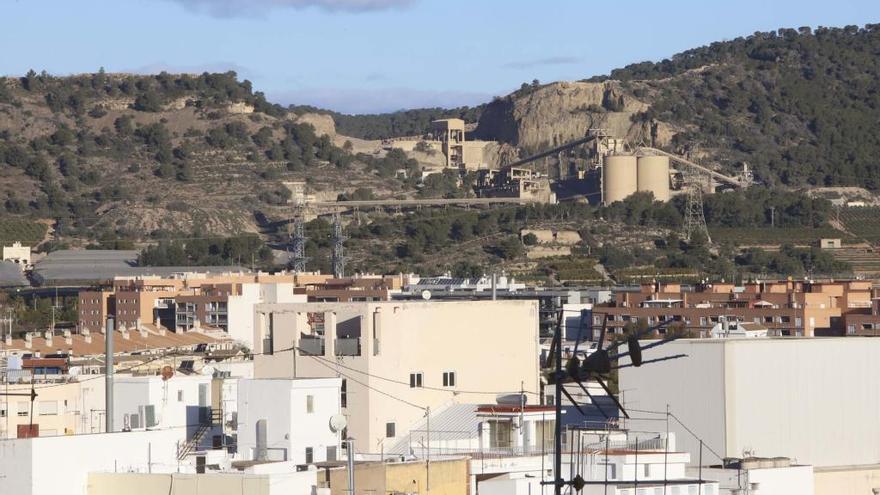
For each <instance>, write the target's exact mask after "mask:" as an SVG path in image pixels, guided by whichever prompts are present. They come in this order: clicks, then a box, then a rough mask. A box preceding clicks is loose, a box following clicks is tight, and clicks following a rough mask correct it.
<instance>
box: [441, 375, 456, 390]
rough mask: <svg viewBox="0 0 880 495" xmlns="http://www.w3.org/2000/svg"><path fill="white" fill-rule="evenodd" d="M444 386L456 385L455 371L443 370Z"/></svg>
mask: <svg viewBox="0 0 880 495" xmlns="http://www.w3.org/2000/svg"><path fill="white" fill-rule="evenodd" d="M443 386H444V387H454V386H455V372H454V371H444V372H443Z"/></svg>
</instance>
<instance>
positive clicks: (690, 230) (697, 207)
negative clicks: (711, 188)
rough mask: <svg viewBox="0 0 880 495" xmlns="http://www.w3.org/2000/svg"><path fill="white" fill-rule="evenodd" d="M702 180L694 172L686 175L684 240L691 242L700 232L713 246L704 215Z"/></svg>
mask: <svg viewBox="0 0 880 495" xmlns="http://www.w3.org/2000/svg"><path fill="white" fill-rule="evenodd" d="M700 178H701V177H700V174H699V173H697V172H693V171H688V172H686V175H685V181H684V182H685V187H686V188H687V204H686V205H685V210H684V240H685V241H687V242H691V239H692V238H693V236H694V234H696V233H697V232H700V233H702V234H703V235H704V236H705V237H706V243H708V244H711V243H712V238H711V237H709V227H708V226H707V225H706V215H705V214H704V213H703V187H702V184H700Z"/></svg>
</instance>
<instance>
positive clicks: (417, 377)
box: [409, 373, 422, 388]
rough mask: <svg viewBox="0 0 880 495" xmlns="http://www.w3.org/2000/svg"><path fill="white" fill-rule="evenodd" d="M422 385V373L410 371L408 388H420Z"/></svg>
mask: <svg viewBox="0 0 880 495" xmlns="http://www.w3.org/2000/svg"><path fill="white" fill-rule="evenodd" d="M421 387H422V374H421V373H410V374H409V388H421Z"/></svg>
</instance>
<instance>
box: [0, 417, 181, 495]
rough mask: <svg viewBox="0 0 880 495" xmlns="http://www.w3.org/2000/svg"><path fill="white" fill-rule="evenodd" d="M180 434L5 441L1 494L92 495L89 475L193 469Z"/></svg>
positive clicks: (0, 452) (1, 444)
mask: <svg viewBox="0 0 880 495" xmlns="http://www.w3.org/2000/svg"><path fill="white" fill-rule="evenodd" d="M179 435H180V433H179V432H178V431H175V430H165V429H162V430H153V431H139V432H134V431H132V432H125V433H96V434H94V435H67V436H54V437H37V438H19V439H14V440H0V493H3V494H7V493H9V494H15V495H57V494H60V493H88V491H87V490H88V479H89V474H90V473H96V472H108V473H109V472H131V473H149V472H153V473H162V472H164V473H170V472H175V471H178V470H179V469H180V470H187V469H193V470H194V468H189V466H187V465H186V464H181V463H179V462H178V459H177V450H176V445H175V441H176V439H177V438H178V437H179ZM166 490H167V486H166ZM166 493H167V491H166Z"/></svg>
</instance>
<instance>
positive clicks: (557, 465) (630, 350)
mask: <svg viewBox="0 0 880 495" xmlns="http://www.w3.org/2000/svg"><path fill="white" fill-rule="evenodd" d="M563 313H564V310H561V309H560V310H559V312H558V317H557V322H556V331H555V334H554V336H553V341H552V342H551V343H550V352H549V362H548V366H547V367H548V368H551V369H552V371H550V372H547V374H546V376H547V382H548V383H552V384H554V385H555V397H554V406H555V407H556V425H555V426H556V431H555V435H554V437H555V438H554V440H555V445H554V449H553V450H554V452H553V476H554V479H553V481H543V482H542V484H545V485H548V484H550V485H553V486H554V493H555V495H561V494H562V487H563V486H570V487H571V488H573V489H574V490H576V491H578V492H579V491H581V490H582V489H583V488H584V486H586V485H588V484H594V483H604V482H589V481H586V480H584V478H583V477H581V475H580V474H577V475H575V476H574V477H572V479H569V480H566V479H563V478H562V396H563V395H564V396H565V397H566V398H567V399H568V400H569V401H570V402H571V404H572V405H573V406H574V407H575V408H576V409H577V410H578V412H580V413H581V414H582V415H585V412H584V409H583V408H582V407H581V404H579V403H578V401H577V399H575V398H574V397H573V396H572V395H571V393H569V392H568V390H566V389H565V384H566V383H576V384H577V385H578V386H579V387H580V388H581V390H583V392H584V394H586V396H587V397H589V399H590V400H591V401H592V403H593V404H594V405H595V406H596V408H597V409H598V411H599V412H600V413H601V414H602V415H603V416H605V419H610V417H609V415H608V414H607V413H606V412H605V411H604V410H603V409H602V406H601V404H600V403H599V402H598V401H597V400H596V399H595V397H594V396H593V395H592V394H591V393H590V391H589V390H588V389H587V387H586V386H584V382H587V381H590V380H594V381H596V383H598V384H599V386H601V387H602V389H603V390H605V393H606V394H608V397H609V398H610V399H611V400H612V401H613V402H614V404H615V405H616V406H617V409H618V410H620V412H621V413H623V415H624V417H626V418H629V413H627V411H626V409H625V408H624V407H623V404H621V403H620V401H619V400H617V397H615V396H614V394H613V393H612V391H611V388H610V387H609V386H608V383H607V381H608V377H609V375H610V374H611V372H612V371H614V370H618V369H621V368H628V367H631V366H632V367H641V366H643V365H645V364H649V363H657V362H660V361H668V360H671V359H678V358H682V357H686V356H687V355H686V354H675V355H672V356H665V357H662V358H656V359H648V360H645V359H643V358H642V352H643V351H645V350H646V349H650V348H652V347H657V346H660V345H663V344H666V343H668V342H671V341H673V340H675V337H672V338H666V339H663V340H659V341H657V342H653V343H651V344H647V345H644V346H643V345H641V343H640V342H639V339H640V338H642V337H645V336H646V335H648V334H650V333H652V332H654V331H656V330H659V329H661V328H664V327H666V326H667V325H668V324H669V323H671V322H672V320H664V321H662V322H660V323H658V324H657V325H654V326H652V327H648V328H646V329H644V330H640V331H636V332H632V333H630V334H629V335H628V336H627V337H626V339H625V340H621V341H617V342H614V343H610V344H608V345H607V346H606V347H604V348H603V347H602V346H603V345H605V334H606V331H607V328H608V318H607V316H606V315H604V314H603V315H602V330H601V331H600V333H599V339H598V346H597V348H596V350H595V351H593V353H592V354H590V355H588V356H586V358H584V359H583V360H581V358H580V357H579V356H578V347H579V345H580V343H581V340H582V337H583V333H582V332H583V329H584V327H587V328H588V330H590V331H589V332H588V334H592V327H593V325H592V319H593V312H592V310H583V311H581V318H580V324H579V325H578V333H577V339H576V340H575V343H574V350H573V351H572V352H571V355H570V356H569V357H568V360H567V361H565V363H564V364H563V356H562V345H563V342H562V321H563ZM624 345H626V350H625V351H623V350H620V351H619V350H618V349H620V347H622V346H624ZM626 356H628V357H629V360H630V364H623V365H621V364H619V363H618V362H617V361H618V360H619V359H620V358H622V357H626Z"/></svg>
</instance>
